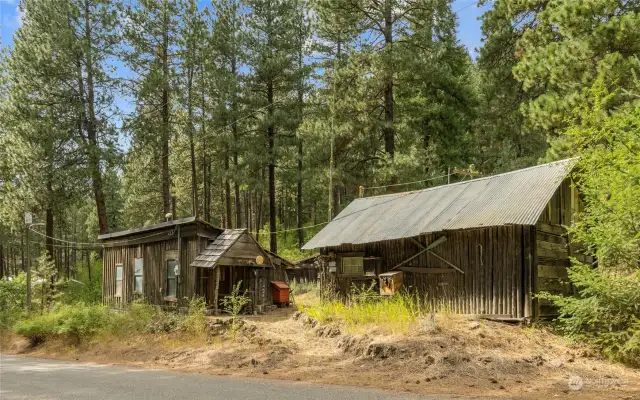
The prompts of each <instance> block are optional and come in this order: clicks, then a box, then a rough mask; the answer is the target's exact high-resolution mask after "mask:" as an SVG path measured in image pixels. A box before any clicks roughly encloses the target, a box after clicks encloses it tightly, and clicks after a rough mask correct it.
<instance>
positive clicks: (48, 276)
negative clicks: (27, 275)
mask: <svg viewBox="0 0 640 400" xmlns="http://www.w3.org/2000/svg"><path fill="white" fill-rule="evenodd" d="M56 273H57V271H56V266H55V263H54V262H53V260H52V259H51V257H50V256H49V254H48V253H47V252H46V251H45V250H43V251H42V253H41V254H40V257H38V260H37V265H36V270H35V271H33V275H34V277H35V282H34V285H33V288H34V291H33V293H34V299H37V300H39V301H40V312H43V311H44V309H48V307H49V306H50V305H51V304H52V302H53V297H54V295H55V294H56V286H55V285H54V282H55V275H56Z"/></svg>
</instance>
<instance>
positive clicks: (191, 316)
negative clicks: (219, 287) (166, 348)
mask: <svg viewBox="0 0 640 400" xmlns="http://www.w3.org/2000/svg"><path fill="white" fill-rule="evenodd" d="M206 310H207V302H206V300H205V299H204V297H194V298H193V299H191V300H190V301H189V307H188V310H187V315H186V316H185V317H184V319H183V320H182V323H181V329H182V330H183V331H185V332H187V333H190V334H193V335H198V334H201V333H203V332H204V330H205V327H206V322H207V318H206V316H205V311H206Z"/></svg>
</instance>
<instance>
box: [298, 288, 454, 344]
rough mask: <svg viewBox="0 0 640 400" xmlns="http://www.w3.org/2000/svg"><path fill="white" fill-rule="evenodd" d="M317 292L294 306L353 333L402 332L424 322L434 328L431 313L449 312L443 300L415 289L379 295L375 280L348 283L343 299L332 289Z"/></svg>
mask: <svg viewBox="0 0 640 400" xmlns="http://www.w3.org/2000/svg"><path fill="white" fill-rule="evenodd" d="M317 293H318V292H316V294H317ZM320 294H321V296H320V298H319V299H317V301H306V302H305V304H298V309H300V310H301V311H303V312H305V313H307V315H309V316H310V317H312V318H315V319H316V320H318V321H320V322H322V323H335V324H340V325H341V326H343V327H344V328H345V329H346V330H347V331H351V332H354V333H363V332H367V331H370V330H375V331H377V332H380V333H391V334H406V333H410V332H412V331H415V330H416V329H423V328H425V326H424V324H425V323H426V324H427V325H428V328H429V330H432V329H437V326H436V325H435V324H436V318H435V314H438V315H439V316H442V315H448V314H450V313H451V309H450V306H449V305H448V304H447V303H446V301H443V300H442V299H440V300H438V299H430V298H429V297H428V296H426V295H421V294H419V293H417V292H413V293H412V292H410V291H402V292H400V293H396V294H394V295H393V296H389V297H386V296H385V297H383V296H380V295H378V292H377V290H376V286H375V283H372V284H371V285H369V286H355V285H354V286H352V288H351V291H350V293H349V295H348V296H347V298H346V299H344V298H340V297H339V296H338V295H336V291H335V290H323V291H322V293H320ZM305 300H307V299H305ZM439 320H442V318H439Z"/></svg>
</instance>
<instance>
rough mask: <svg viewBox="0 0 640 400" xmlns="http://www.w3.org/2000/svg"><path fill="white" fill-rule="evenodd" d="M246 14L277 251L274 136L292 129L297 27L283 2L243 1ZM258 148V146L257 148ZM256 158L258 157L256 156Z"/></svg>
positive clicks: (273, 244) (252, 87)
mask: <svg viewBox="0 0 640 400" xmlns="http://www.w3.org/2000/svg"><path fill="white" fill-rule="evenodd" d="M247 6H248V7H249V9H250V14H249V18H248V22H247V33H248V35H247V36H248V39H247V54H248V60H247V63H248V66H249V68H250V70H251V72H250V76H249V77H248V82H247V84H248V86H249V90H250V91H251V93H252V94H253V96H252V99H251V104H252V105H253V106H255V107H256V108H264V109H265V113H264V116H263V117H262V118H260V120H259V121H258V130H259V131H261V132H263V133H264V137H263V138H262V143H265V142H266V143H265V144H266V146H265V147H266V149H267V150H266V157H263V159H264V160H265V161H266V164H267V171H268V178H267V179H268V187H269V190H268V193H269V231H270V241H269V247H270V249H271V251H273V252H276V253H277V251H278V243H277V235H276V233H277V232H276V231H277V223H276V211H277V207H276V164H277V163H278V160H279V148H278V136H279V135H282V134H284V133H285V132H286V131H289V132H290V131H291V130H292V125H294V124H295V121H292V120H291V118H289V115H288V109H289V106H290V103H291V102H292V98H291V95H290V93H291V91H292V90H293V88H294V87H295V84H296V74H295V69H296V60H297V57H296V43H295V39H296V37H297V35H296V32H297V31H298V27H297V26H296V21H297V10H296V7H295V3H293V2H289V1H284V0H251V1H247ZM258 148H259V147H258ZM257 155H258V156H259V154H257Z"/></svg>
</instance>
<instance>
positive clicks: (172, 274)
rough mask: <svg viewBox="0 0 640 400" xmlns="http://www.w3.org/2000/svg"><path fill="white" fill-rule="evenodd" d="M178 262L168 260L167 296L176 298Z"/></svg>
mask: <svg viewBox="0 0 640 400" xmlns="http://www.w3.org/2000/svg"><path fill="white" fill-rule="evenodd" d="M177 265H178V262H177V261H176V260H167V296H168V297H176V266H177Z"/></svg>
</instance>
